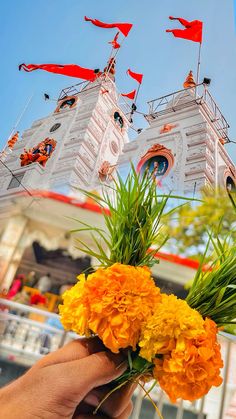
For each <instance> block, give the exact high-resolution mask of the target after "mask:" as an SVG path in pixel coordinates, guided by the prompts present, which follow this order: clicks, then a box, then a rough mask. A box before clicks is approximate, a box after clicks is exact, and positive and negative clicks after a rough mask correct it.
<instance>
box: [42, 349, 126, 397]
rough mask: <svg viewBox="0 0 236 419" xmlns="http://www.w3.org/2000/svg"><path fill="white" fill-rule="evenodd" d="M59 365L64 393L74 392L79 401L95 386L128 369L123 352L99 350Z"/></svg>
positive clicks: (105, 382)
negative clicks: (114, 352) (113, 352)
mask: <svg viewBox="0 0 236 419" xmlns="http://www.w3.org/2000/svg"><path fill="white" fill-rule="evenodd" d="M58 367H60V369H61V373H60V377H61V379H62V380H63V395H64V396H65V397H66V396H67V395H71V394H73V395H74V396H75V397H76V402H77V403H79V402H80V401H81V400H83V399H84V397H85V396H86V395H87V394H88V393H89V392H90V391H91V390H92V389H93V388H95V387H99V386H102V385H104V384H107V383H109V382H111V381H112V380H114V379H116V378H118V377H119V376H120V375H121V374H122V373H123V372H124V371H125V370H126V369H127V362H126V361H124V357H123V355H121V354H118V355H115V354H112V353H110V352H98V353H95V354H92V355H90V356H87V357H86V358H82V359H80V360H78V361H71V362H66V363H63V364H60V365H57V368H58ZM49 368H50V367H49ZM57 371H58V369H57ZM58 372H59V371H58Z"/></svg>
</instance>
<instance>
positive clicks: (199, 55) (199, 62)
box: [197, 42, 202, 85]
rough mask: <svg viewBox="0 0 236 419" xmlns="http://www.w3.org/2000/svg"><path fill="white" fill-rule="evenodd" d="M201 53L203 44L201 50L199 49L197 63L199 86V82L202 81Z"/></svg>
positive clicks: (200, 46)
mask: <svg viewBox="0 0 236 419" xmlns="http://www.w3.org/2000/svg"><path fill="white" fill-rule="evenodd" d="M201 52H202V43H201V42H200V43H199V49H198V63H197V85H198V84H199V80H200V68H201Z"/></svg>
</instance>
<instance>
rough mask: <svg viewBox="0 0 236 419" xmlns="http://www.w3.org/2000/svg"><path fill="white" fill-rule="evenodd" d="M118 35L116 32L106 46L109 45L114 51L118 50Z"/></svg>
mask: <svg viewBox="0 0 236 419" xmlns="http://www.w3.org/2000/svg"><path fill="white" fill-rule="evenodd" d="M119 33H120V32H117V34H116V35H115V37H114V39H113V40H112V41H110V42H108V44H111V45H112V47H113V48H114V49H118V48H120V44H119V42H117V39H118V36H119Z"/></svg>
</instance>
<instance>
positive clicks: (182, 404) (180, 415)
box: [176, 400, 184, 419]
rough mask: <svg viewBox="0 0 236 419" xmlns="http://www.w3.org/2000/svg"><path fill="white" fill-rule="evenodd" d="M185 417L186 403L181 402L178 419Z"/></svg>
mask: <svg viewBox="0 0 236 419" xmlns="http://www.w3.org/2000/svg"><path fill="white" fill-rule="evenodd" d="M183 415H184V403H183V400H181V402H180V403H179V406H178V409H177V414H176V419H183Z"/></svg>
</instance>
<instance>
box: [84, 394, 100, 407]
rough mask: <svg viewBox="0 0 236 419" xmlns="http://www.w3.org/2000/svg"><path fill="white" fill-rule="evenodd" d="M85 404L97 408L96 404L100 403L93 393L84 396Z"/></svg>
mask: <svg viewBox="0 0 236 419" xmlns="http://www.w3.org/2000/svg"><path fill="white" fill-rule="evenodd" d="M85 401H86V403H88V404H90V406H94V407H95V406H97V405H98V403H99V402H100V400H99V397H98V396H97V395H96V394H94V393H90V394H88V395H87V396H86V398H85Z"/></svg>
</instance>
